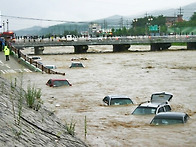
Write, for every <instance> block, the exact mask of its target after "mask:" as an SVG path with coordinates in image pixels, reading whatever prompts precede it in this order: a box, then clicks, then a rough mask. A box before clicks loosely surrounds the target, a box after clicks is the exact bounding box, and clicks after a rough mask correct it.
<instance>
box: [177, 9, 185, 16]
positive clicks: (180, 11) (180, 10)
mask: <svg viewBox="0 0 196 147" xmlns="http://www.w3.org/2000/svg"><path fill="white" fill-rule="evenodd" d="M178 10H179V15H182V13H183V12H182V11H183V10H184V9H182V8H181V7H180V8H179V9H178Z"/></svg>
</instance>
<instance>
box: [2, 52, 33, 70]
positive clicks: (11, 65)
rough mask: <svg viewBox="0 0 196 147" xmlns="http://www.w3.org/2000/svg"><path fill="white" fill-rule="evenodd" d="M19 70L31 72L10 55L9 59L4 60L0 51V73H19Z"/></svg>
mask: <svg viewBox="0 0 196 147" xmlns="http://www.w3.org/2000/svg"><path fill="white" fill-rule="evenodd" d="M21 72H32V71H31V70H29V69H28V68H26V67H24V66H22V65H21V64H19V63H18V62H17V60H16V59H14V58H13V57H12V56H10V60H9V61H6V60H5V55H4V52H0V74H9V73H21Z"/></svg>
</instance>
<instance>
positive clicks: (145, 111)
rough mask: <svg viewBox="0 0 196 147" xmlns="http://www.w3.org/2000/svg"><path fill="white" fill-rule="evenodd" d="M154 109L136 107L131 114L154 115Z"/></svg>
mask: <svg viewBox="0 0 196 147" xmlns="http://www.w3.org/2000/svg"><path fill="white" fill-rule="evenodd" d="M155 112H156V108H152V107H137V108H136V109H135V110H134V111H133V113H132V114H138V115H140V114H141V115H144V114H155Z"/></svg>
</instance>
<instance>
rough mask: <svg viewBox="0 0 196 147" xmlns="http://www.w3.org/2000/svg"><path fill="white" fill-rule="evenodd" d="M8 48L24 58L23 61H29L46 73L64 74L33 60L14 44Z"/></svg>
mask: <svg viewBox="0 0 196 147" xmlns="http://www.w3.org/2000/svg"><path fill="white" fill-rule="evenodd" d="M9 48H10V49H11V50H12V51H13V52H14V53H15V54H16V55H17V56H18V58H22V59H24V61H25V62H28V63H30V64H31V65H32V66H35V67H36V68H38V69H40V70H41V71H42V72H45V73H48V74H60V75H63V76H64V75H65V73H61V72H57V71H54V70H52V69H49V68H46V67H45V66H44V65H43V64H41V63H39V62H37V61H35V60H33V59H32V58H30V57H28V56H27V55H25V54H23V53H22V52H21V51H20V49H17V48H15V47H14V46H11V45H10V46H9Z"/></svg>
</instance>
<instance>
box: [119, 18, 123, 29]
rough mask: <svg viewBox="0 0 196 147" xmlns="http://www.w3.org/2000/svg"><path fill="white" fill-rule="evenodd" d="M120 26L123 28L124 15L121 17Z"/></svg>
mask: <svg viewBox="0 0 196 147" xmlns="http://www.w3.org/2000/svg"><path fill="white" fill-rule="evenodd" d="M120 28H121V29H122V28H123V17H121V19H120Z"/></svg>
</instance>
